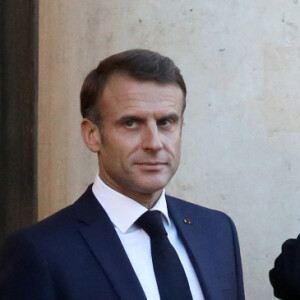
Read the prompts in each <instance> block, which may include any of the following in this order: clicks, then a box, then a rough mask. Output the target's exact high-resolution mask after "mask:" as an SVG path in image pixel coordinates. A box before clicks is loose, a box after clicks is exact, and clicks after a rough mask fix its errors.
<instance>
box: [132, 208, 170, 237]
mask: <svg viewBox="0 0 300 300" xmlns="http://www.w3.org/2000/svg"><path fill="white" fill-rule="evenodd" d="M135 223H136V224H137V225H138V226H139V227H141V228H142V229H144V230H145V231H146V232H147V234H148V235H149V236H150V238H154V237H156V236H162V235H167V232H166V230H165V227H164V225H163V221H162V218H161V212H159V211H155V210H153V211H151V210H148V211H147V212H145V213H144V214H142V215H141V216H140V217H139V218H138V219H137V220H136V222H135Z"/></svg>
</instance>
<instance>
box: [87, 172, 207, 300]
mask: <svg viewBox="0 0 300 300" xmlns="http://www.w3.org/2000/svg"><path fill="white" fill-rule="evenodd" d="M92 190H93V193H94V195H95V197H96V198H97V200H98V201H99V203H100V204H101V205H102V207H103V208H104V210H105V211H106V213H107V215H108V216H109V218H110V220H111V221H112V223H113V225H114V227H115V230H116V232H117V234H118V236H119V238H120V240H121V243H122V245H123V247H124V249H125V251H126V253H127V256H128V258H129V260H130V262H131V265H132V267H133V269H134V271H135V273H136V275H137V277H138V279H139V281H140V283H141V286H142V288H143V290H144V293H145V295H146V297H147V299H148V300H159V299H160V297H159V291H158V287H157V283H156V279H155V273H154V269H153V264H152V258H151V245H150V238H149V236H148V235H147V233H146V232H145V231H144V230H143V229H140V228H138V227H137V226H136V225H135V224H134V223H135V221H136V220H137V219H138V218H139V217H140V216H141V215H142V214H143V213H145V212H146V211H147V210H148V209H147V208H146V207H144V206H143V205H141V204H139V203H138V202H136V201H135V200H133V199H131V198H128V197H126V196H124V195H123V194H120V193H119V192H117V191H115V190H113V189H111V188H110V187H109V186H107V185H106V184H105V183H104V182H103V181H102V180H101V179H100V177H99V176H98V175H97V176H96V179H95V182H94V185H93V188H92ZM151 210H158V211H160V212H161V213H162V214H163V216H164V217H163V223H164V227H165V229H166V231H167V233H168V238H169V240H170V242H171V244H172V245H173V247H174V248H175V250H176V252H177V254H178V256H179V258H180V261H181V263H182V265H183V268H184V270H185V273H186V276H187V279H188V282H189V285H190V289H191V293H192V296H193V299H194V300H204V297H203V293H202V290H201V287H200V284H199V281H198V278H197V275H196V273H195V270H194V268H193V266H192V263H191V261H190V259H189V256H188V254H187V252H186V250H185V248H184V246H183V243H182V242H181V240H180V238H179V236H178V233H177V230H176V227H175V225H174V223H173V222H172V220H170V218H169V214H168V208H167V202H166V198H165V190H163V192H162V194H161V196H160V197H159V199H158V201H157V202H156V204H155V205H154V207H153V208H152V209H151ZM124 276H126V274H124Z"/></svg>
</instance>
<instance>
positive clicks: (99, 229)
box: [74, 187, 146, 299]
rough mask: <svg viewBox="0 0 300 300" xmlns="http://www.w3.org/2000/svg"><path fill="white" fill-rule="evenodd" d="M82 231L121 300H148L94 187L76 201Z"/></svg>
mask: <svg viewBox="0 0 300 300" xmlns="http://www.w3.org/2000/svg"><path fill="white" fill-rule="evenodd" d="M74 206H75V209H76V211H77V215H78V218H79V220H80V221H81V222H83V223H85V226H82V227H81V228H80V229H79V231H80V233H81V235H82V236H83V238H84V239H85V240H86V242H87V244H88V246H89V247H90V249H91V251H92V252H93V254H94V255H95V257H96V258H97V260H98V262H99V264H100V265H101V267H102V268H103V270H104V272H105V273H106V275H107V277H108V278H109V280H110V281H111V284H112V285H113V287H114V289H115V291H116V293H117V294H118V295H119V296H120V298H121V299H146V297H145V294H144V292H143V289H142V287H141V285H140V282H139V280H138V278H137V276H136V274H135V272H134V270H133V268H132V266H131V263H130V261H129V259H128V256H127V254H126V252H125V250H124V248H123V246H122V243H121V241H120V239H119V237H118V235H117V233H116V231H115V229H114V227H113V225H112V223H111V221H110V219H109V217H108V216H107V214H106V213H105V211H104V209H103V208H102V207H101V205H100V204H99V202H98V201H97V200H96V198H95V196H94V194H93V193H92V190H91V187H89V188H88V190H87V191H86V192H85V194H83V196H82V197H81V198H80V199H79V200H78V201H77V202H76V203H75V204H74Z"/></svg>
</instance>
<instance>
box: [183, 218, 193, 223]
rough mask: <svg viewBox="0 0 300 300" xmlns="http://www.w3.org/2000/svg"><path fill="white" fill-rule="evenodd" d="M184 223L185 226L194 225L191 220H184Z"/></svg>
mask: <svg viewBox="0 0 300 300" xmlns="http://www.w3.org/2000/svg"><path fill="white" fill-rule="evenodd" d="M183 221H184V223H185V224H191V223H192V221H191V220H190V219H184V220H183Z"/></svg>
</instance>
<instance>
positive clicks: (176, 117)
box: [159, 113, 181, 121]
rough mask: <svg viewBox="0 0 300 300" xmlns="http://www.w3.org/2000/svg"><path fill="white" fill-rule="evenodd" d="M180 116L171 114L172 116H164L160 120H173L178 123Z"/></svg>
mask: <svg viewBox="0 0 300 300" xmlns="http://www.w3.org/2000/svg"><path fill="white" fill-rule="evenodd" d="M180 117H181V116H180V115H178V114H177V113H170V114H167V115H165V116H162V117H161V118H159V119H160V120H161V119H172V120H174V121H177V120H179V119H180Z"/></svg>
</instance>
